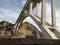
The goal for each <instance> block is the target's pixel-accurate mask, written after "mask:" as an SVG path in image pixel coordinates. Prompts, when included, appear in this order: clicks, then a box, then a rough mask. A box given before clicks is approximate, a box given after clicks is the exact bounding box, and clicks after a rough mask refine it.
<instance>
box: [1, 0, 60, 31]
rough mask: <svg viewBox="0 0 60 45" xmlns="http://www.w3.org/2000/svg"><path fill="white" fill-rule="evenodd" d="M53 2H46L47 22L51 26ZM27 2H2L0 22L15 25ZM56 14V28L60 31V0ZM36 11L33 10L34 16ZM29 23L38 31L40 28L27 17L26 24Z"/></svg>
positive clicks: (56, 7) (58, 0)
mask: <svg viewBox="0 0 60 45" xmlns="http://www.w3.org/2000/svg"><path fill="white" fill-rule="evenodd" d="M50 1H51V0H46V21H47V22H49V23H50V24H51V3H50ZM25 3H26V0H0V22H1V21H3V20H4V21H8V22H11V23H13V24H14V23H15V22H16V20H17V18H18V16H19V14H20V12H21V10H22V8H23V6H24V4H25ZM55 10H56V11H55V12H56V24H57V26H56V28H57V29H58V30H60V0H55ZM38 11H39V16H40V17H41V3H40V4H39V10H38ZM35 12H36V11H35V9H34V10H33V14H35ZM25 21H27V22H29V23H31V24H33V25H34V26H36V27H37V28H38V29H39V27H38V26H37V25H36V23H35V22H34V21H33V20H32V19H31V18H30V17H27V18H26V19H25V20H24V22H25Z"/></svg>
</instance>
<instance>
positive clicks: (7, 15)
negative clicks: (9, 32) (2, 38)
mask: <svg viewBox="0 0 60 45" xmlns="http://www.w3.org/2000/svg"><path fill="white" fill-rule="evenodd" d="M0 12H1V13H0V18H1V17H2V19H3V20H7V21H9V22H12V21H14V22H12V23H15V21H16V19H17V17H18V16H19V13H18V12H16V11H13V10H9V9H4V8H0Z"/></svg>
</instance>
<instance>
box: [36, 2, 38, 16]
mask: <svg viewBox="0 0 60 45" xmlns="http://www.w3.org/2000/svg"><path fill="white" fill-rule="evenodd" d="M38 5H39V3H38V2H37V4H36V16H37V15H38Z"/></svg>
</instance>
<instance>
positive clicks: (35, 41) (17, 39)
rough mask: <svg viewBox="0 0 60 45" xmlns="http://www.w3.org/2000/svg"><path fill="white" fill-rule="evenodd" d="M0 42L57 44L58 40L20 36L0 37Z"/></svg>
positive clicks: (14, 44)
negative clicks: (23, 37)
mask: <svg viewBox="0 0 60 45" xmlns="http://www.w3.org/2000/svg"><path fill="white" fill-rule="evenodd" d="M0 44H1V45H2V44H4V45H5V44H10V45H16V44H43V45H45V44H46V45H59V44H60V41H59V40H53V39H26V38H25V39H21V38H0Z"/></svg>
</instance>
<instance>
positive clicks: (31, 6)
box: [30, 2, 33, 14]
mask: <svg viewBox="0 0 60 45" xmlns="http://www.w3.org/2000/svg"><path fill="white" fill-rule="evenodd" d="M32 9H33V2H30V14H32Z"/></svg>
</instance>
